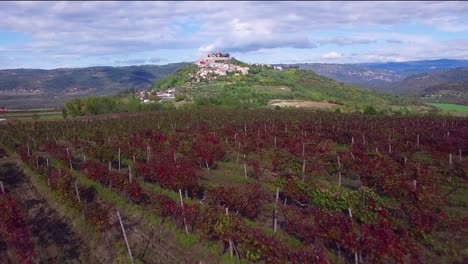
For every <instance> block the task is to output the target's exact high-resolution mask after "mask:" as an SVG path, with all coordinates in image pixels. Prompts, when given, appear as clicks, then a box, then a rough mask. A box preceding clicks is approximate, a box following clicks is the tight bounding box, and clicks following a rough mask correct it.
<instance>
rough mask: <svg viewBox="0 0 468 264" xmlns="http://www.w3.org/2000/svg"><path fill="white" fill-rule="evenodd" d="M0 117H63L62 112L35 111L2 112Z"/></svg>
mask: <svg viewBox="0 0 468 264" xmlns="http://www.w3.org/2000/svg"><path fill="white" fill-rule="evenodd" d="M0 118H2V119H54V118H63V117H62V112H59V111H55V112H34V113H25V112H22V113H21V114H20V113H6V114H1V115H0Z"/></svg>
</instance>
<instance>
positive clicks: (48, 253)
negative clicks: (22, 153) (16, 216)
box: [0, 163, 93, 263]
mask: <svg viewBox="0 0 468 264" xmlns="http://www.w3.org/2000/svg"><path fill="white" fill-rule="evenodd" d="M0 180H1V181H2V182H3V184H4V186H5V189H7V190H8V191H9V192H10V193H11V194H12V195H13V197H15V199H16V200H17V202H18V204H19V205H20V206H21V208H22V209H23V214H24V217H25V220H26V222H28V223H29V224H30V226H31V233H32V239H33V241H34V244H35V249H36V254H37V258H38V263H85V262H93V260H92V259H91V258H90V256H89V255H90V250H89V248H87V245H86V244H85V243H84V242H83V241H82V239H81V238H80V237H79V235H77V234H76V233H75V232H74V231H73V230H72V228H71V224H70V223H69V222H68V221H67V220H66V219H64V218H62V217H61V216H60V215H59V214H58V212H57V211H55V210H54V209H53V208H51V207H50V206H49V205H48V204H47V201H46V200H45V199H44V198H43V197H41V196H40V195H39V193H38V192H37V190H36V189H35V187H34V186H33V185H32V184H31V182H30V181H29V179H28V177H27V176H26V175H24V173H23V172H21V171H20V169H19V168H18V167H17V165H16V164H14V163H5V164H3V165H2V166H1V168H0ZM0 248H2V243H1V242H0ZM0 251H1V250H0ZM0 255H1V253H0Z"/></svg>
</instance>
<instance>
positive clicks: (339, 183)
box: [336, 156, 341, 187]
mask: <svg viewBox="0 0 468 264" xmlns="http://www.w3.org/2000/svg"><path fill="white" fill-rule="evenodd" d="M336 159H337V161H338V187H341V162H340V156H338V157H337V158H336Z"/></svg>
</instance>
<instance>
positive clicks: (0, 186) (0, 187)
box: [0, 181, 5, 194]
mask: <svg viewBox="0 0 468 264" xmlns="http://www.w3.org/2000/svg"><path fill="white" fill-rule="evenodd" d="M0 189H2V193H3V194H5V189H4V188H3V182H1V181H0Z"/></svg>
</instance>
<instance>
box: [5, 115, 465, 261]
mask: <svg viewBox="0 0 468 264" xmlns="http://www.w3.org/2000/svg"><path fill="white" fill-rule="evenodd" d="M1 128H2V129H1V132H0V144H1V145H0V149H1V150H0V166H1V174H0V182H1V187H2V190H0V211H1V212H2V213H1V214H0V219H1V222H0V259H6V260H7V261H6V263H36V262H37V261H39V262H40V263H45V262H47V263H63V261H65V262H71V263H78V262H88V263H91V262H93V263H127V262H128V263H255V262H258V263H463V262H465V263H466V262H467V261H468V254H467V251H466V249H467V248H468V243H467V238H468V229H467V228H468V205H467V201H468V199H467V197H468V188H467V187H468V182H467V180H468V177H467V171H468V161H467V158H466V155H467V154H468V119H466V118H465V119H462V118H435V117H388V116H366V115H357V114H338V113H325V112H314V111H308V110H279V111H277V110H256V111H251V110H193V111H182V110H177V111H158V112H151V113H135V114H118V115H109V116H103V117H101V116H99V117H94V118H87V117H83V118H79V119H70V120H65V121H58V120H57V121H39V122H38V121H36V122H32V121H30V122H18V123H14V122H10V123H6V124H3V125H1ZM18 181H20V183H18ZM25 186H29V187H28V190H30V191H29V192H28V193H29V194H28V193H26V192H25V188H26V187H25ZM33 200H34V201H36V200H38V201H42V203H40V206H41V208H42V209H41V210H43V211H47V212H49V216H50V217H48V218H44V219H41V221H39V220H38V217H39V216H40V215H39V214H38V213H37V210H32V209H31V208H32V206H33V205H31V201H33ZM50 223H55V224H53V225H51V224H50ZM53 226H60V229H61V231H59V232H61V233H63V234H64V237H66V239H65V238H64V239H62V240H59V239H58V238H56V237H54V236H53V235H54V234H55V236H56V235H57V234H56V232H57V231H54V230H53ZM42 228H44V229H45V230H42ZM49 233H50V234H49ZM49 235H50V236H52V238H50V237H49ZM47 238H49V240H52V241H53V242H54V243H56V244H57V245H61V247H63V248H64V249H65V250H64V251H66V252H60V249H59V248H60V247H58V249H57V248H54V247H52V246H47V247H46V246H45V245H44V244H47V243H50V242H45V241H44V240H47ZM52 244H53V243H52ZM2 263H3V262H2Z"/></svg>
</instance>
